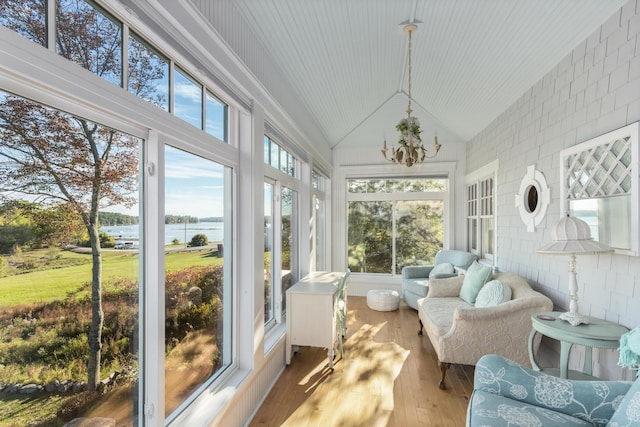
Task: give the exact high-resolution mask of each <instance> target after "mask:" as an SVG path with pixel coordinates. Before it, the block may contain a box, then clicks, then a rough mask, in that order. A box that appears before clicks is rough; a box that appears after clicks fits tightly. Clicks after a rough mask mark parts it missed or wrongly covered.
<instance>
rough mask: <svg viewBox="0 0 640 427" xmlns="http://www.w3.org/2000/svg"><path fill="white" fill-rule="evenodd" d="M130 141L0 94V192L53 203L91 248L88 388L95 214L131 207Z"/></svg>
mask: <svg viewBox="0 0 640 427" xmlns="http://www.w3.org/2000/svg"><path fill="white" fill-rule="evenodd" d="M138 144H139V141H138V139H137V138H134V137H131V136H130V135H126V134H123V133H120V132H117V131H115V130H113V129H109V128H106V127H104V126H100V125H98V124H95V123H91V122H89V121H87V120H84V119H81V118H77V117H73V116H71V115H69V114H66V113H63V112H60V111H57V110H53V109H51V108H48V107H45V106H43V105H40V104H36V103H34V102H31V101H28V100H25V99H22V98H19V97H16V96H12V95H5V96H4V98H3V99H2V100H1V101H0V158H3V159H4V160H5V161H6V162H5V163H4V167H3V170H2V172H3V174H2V176H3V178H2V180H1V183H0V190H1V191H9V192H15V193H21V194H23V195H26V196H27V197H35V198H39V199H41V200H58V201H61V202H64V203H68V206H69V207H70V208H71V209H72V210H73V212H75V214H77V215H79V217H80V218H82V223H83V224H84V226H85V227H86V229H87V233H88V235H89V241H90V243H91V255H92V277H91V307H92V321H91V328H90V331H89V340H88V341H89V364H88V367H87V368H88V369H87V370H88V377H89V378H88V384H89V387H90V388H91V389H95V387H96V386H97V385H98V382H99V381H100V350H101V347H102V343H101V337H102V324H103V321H104V313H103V310H102V257H101V245H100V234H99V221H98V212H99V210H100V209H101V208H102V207H105V206H111V205H116V204H119V205H125V206H127V205H129V206H130V205H131V204H132V203H134V202H135V199H134V198H133V197H132V196H131V194H132V193H133V192H134V191H135V190H136V188H137V174H138Z"/></svg>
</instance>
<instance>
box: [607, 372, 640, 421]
mask: <svg viewBox="0 0 640 427" xmlns="http://www.w3.org/2000/svg"><path fill="white" fill-rule="evenodd" d="M632 425H633V426H636V425H640V379H638V380H636V382H635V383H633V385H632V386H631V388H630V389H629V391H628V392H627V394H626V395H625V397H624V399H622V402H620V406H618V408H617V409H616V411H615V412H614V413H613V416H612V417H611V419H610V420H609V424H607V426H611V427H617V426H632Z"/></svg>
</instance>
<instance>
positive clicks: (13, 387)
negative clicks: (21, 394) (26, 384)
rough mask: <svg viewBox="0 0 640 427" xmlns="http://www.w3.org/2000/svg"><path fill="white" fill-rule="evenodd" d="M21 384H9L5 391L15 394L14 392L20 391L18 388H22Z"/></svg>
mask: <svg viewBox="0 0 640 427" xmlns="http://www.w3.org/2000/svg"><path fill="white" fill-rule="evenodd" d="M21 386H22V384H9V385H7V387H6V388H5V389H4V391H6V392H7V393H9V394H14V393H17V392H18V390H19V389H20V387H21Z"/></svg>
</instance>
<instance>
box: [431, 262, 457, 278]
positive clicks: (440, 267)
mask: <svg viewBox="0 0 640 427" xmlns="http://www.w3.org/2000/svg"><path fill="white" fill-rule="evenodd" d="M453 272H454V269H453V264H451V263H449V262H443V263H441V264H437V265H434V266H433V269H432V270H431V272H430V273H429V278H430V279H433V278H435V277H436V276H438V275H440V274H453Z"/></svg>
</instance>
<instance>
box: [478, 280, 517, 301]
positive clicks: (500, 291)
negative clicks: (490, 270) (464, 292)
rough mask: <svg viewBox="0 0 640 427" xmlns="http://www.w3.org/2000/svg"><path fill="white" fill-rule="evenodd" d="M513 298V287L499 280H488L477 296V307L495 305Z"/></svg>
mask: <svg viewBox="0 0 640 427" xmlns="http://www.w3.org/2000/svg"><path fill="white" fill-rule="evenodd" d="M510 299H511V288H510V287H509V285H505V284H504V283H502V282H501V281H499V280H491V281H489V282H487V283H486V284H485V285H484V286H483V287H482V289H480V292H478V297H477V298H476V307H493V306H495V305H498V304H502V303H503V302H506V301H509V300H510Z"/></svg>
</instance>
